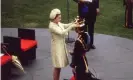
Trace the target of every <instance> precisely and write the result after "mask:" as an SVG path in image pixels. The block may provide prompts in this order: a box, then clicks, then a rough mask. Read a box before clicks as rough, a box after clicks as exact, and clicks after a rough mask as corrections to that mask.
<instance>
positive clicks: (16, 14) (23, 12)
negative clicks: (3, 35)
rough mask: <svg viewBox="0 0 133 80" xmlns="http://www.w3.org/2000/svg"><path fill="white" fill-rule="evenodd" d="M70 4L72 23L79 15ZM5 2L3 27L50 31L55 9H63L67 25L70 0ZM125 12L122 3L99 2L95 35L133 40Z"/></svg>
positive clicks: (3, 6) (74, 5) (72, 3)
mask: <svg viewBox="0 0 133 80" xmlns="http://www.w3.org/2000/svg"><path fill="white" fill-rule="evenodd" d="M69 2H70V6H69V7H70V10H69V11H70V12H69V13H70V17H69V18H70V19H69V20H70V21H72V20H73V19H74V18H75V17H76V16H77V4H76V3H75V2H73V0H69ZM2 3H3V4H2V27H23V26H24V27H36V28H47V27H48V23H49V13H50V11H51V10H52V9H53V8H59V9H61V12H62V17H63V21H62V22H64V23H67V22H68V18H67V0H58V1H57V0H10V2H8V3H7V0H2ZM9 4H10V5H9ZM5 5H8V6H6V7H5ZM124 9H125V8H124V6H123V1H122V0H100V11H101V13H100V15H99V16H98V17H97V22H96V25H95V32H96V33H102V34H109V35H114V36H120V37H125V38H129V39H133V30H132V29H127V28H124V26H123V25H124V11H125V10H124Z"/></svg>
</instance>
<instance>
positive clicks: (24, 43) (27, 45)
mask: <svg viewBox="0 0 133 80" xmlns="http://www.w3.org/2000/svg"><path fill="white" fill-rule="evenodd" d="M36 45H37V41H35V40H26V39H21V49H22V50H23V51H27V50H29V49H31V48H32V47H34V46H36Z"/></svg>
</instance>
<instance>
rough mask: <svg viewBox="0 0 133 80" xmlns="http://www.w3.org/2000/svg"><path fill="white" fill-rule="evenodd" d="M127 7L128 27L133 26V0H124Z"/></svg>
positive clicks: (126, 25) (126, 21) (126, 23)
mask: <svg viewBox="0 0 133 80" xmlns="http://www.w3.org/2000/svg"><path fill="white" fill-rule="evenodd" d="M123 1H124V5H125V6H126V8H125V27H126V28H133V23H132V19H133V16H132V11H133V0H123Z"/></svg>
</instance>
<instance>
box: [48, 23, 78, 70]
mask: <svg viewBox="0 0 133 80" xmlns="http://www.w3.org/2000/svg"><path fill="white" fill-rule="evenodd" d="M75 26H76V25H75V24H73V23H69V24H63V23H58V24H55V23H53V22H50V23H49V30H50V32H51V55H52V62H53V66H54V67H56V68H62V67H66V66H67V65H68V64H69V61H68V51H67V48H66V43H65V37H66V35H67V34H68V31H70V30H71V29H72V28H73V27H75Z"/></svg>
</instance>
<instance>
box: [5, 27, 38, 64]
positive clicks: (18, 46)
mask: <svg viewBox="0 0 133 80" xmlns="http://www.w3.org/2000/svg"><path fill="white" fill-rule="evenodd" d="M3 39H4V40H3V41H4V43H8V44H9V52H10V53H11V55H16V56H18V58H19V60H20V61H21V63H22V64H25V63H26V64H27V63H28V61H29V60H34V59H36V48H37V41H36V40H35V30H31V29H21V28H18V37H11V36H3Z"/></svg>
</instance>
